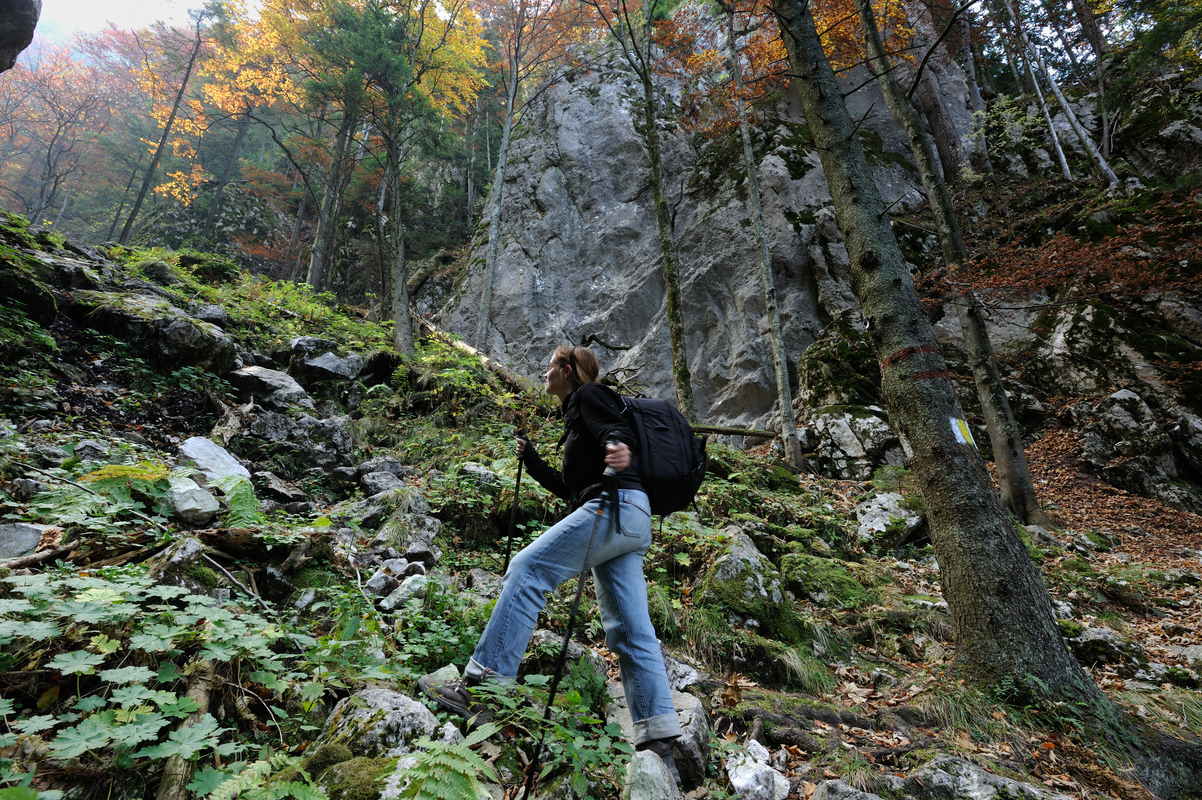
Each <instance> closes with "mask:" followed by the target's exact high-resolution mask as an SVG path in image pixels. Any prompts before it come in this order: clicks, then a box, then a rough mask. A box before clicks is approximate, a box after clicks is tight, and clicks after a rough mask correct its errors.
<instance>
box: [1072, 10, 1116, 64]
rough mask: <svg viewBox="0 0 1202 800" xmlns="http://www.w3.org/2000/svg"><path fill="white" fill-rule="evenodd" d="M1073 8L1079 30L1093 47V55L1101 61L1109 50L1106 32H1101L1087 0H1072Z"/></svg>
mask: <svg viewBox="0 0 1202 800" xmlns="http://www.w3.org/2000/svg"><path fill="white" fill-rule="evenodd" d="M1073 10H1074V11H1075V12H1077V20H1078V21H1079V22H1080V23H1081V32H1082V33H1084V34H1085V39H1086V40H1087V41H1088V42H1089V46H1090V47H1092V48H1093V52H1094V55H1095V56H1096V57H1097V59H1098V61H1099V62H1101V60H1102V59H1103V58H1105V56H1106V54H1107V53H1108V52H1109V51H1110V43H1109V42H1107V41H1106V34H1104V33H1102V28H1101V26H1100V25H1098V18H1097V17H1095V16H1094V14H1093V9H1092V8H1090V7H1089V0H1073Z"/></svg>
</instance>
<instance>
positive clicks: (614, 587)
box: [418, 345, 681, 782]
mask: <svg viewBox="0 0 1202 800" xmlns="http://www.w3.org/2000/svg"><path fill="white" fill-rule="evenodd" d="M599 370H600V366H599V364H598V363H597V357H596V355H594V354H593V352H592V351H591V350H589V349H588V348H587V347H571V346H569V345H561V346H560V347H558V348H557V349H556V350H555V352H554V353H553V354H552V355H551V364H550V366H549V367H548V368H547V372H546V375H545V378H546V391H547V394H550V395H554V396H556V397H558V398H559V399H560V400H561V401H562V402H563V417H564V438H563V439H562V440H561V441H562V442H563V445H564V447H563V471H562V472H559V471H557V470H555V469H552V468H551V467H550V466H548V465H547V463H546V462H545V461H543V460H542V458H540V457H539V455H538V453H537V452H536V451H535V448H534V445H533V444H532V443H530V442H529V441H528V440H526V439H525V438H524V437H523V436H522V435H521V434H520V433H519V435H518V436H517V445H516V451H517V455H518V457H519V458H520V459H522V461H523V463H524V464H525V466H526V468H527V469H528V470H529V472H530V475H531V476H532V477H533V478H534V479H535V480H537V481H538V482H539V483H540V484H542V485H543V487H545V488H546V489H547V490H548V491H550V492H552V493H554V494H555V495H557V496H559V497H561V498H564V499H565V500H567V501H569V502H570V503H571V504H572V507H573V511H572V513H571V514H569V515H568V516H567V517H566V518H564V519H563V520H562V521H560V522H559V523H558V524H556V525H554V526H553V527H551V528H549V529H548V530H546V531H544V532H543V534H542V535H541V536H539V537H538V539H536V540H535V541H534V542H533V543H531V544H530V545H528V546H527V547H525V548H524V549H523V550H522V551H521V552H520V553H518V554H517V555H516V556H514V558H513V562H512V563H511V564H510V565H509V569H508V570H506V572H505V575H504V577H503V578H502V581H501V594H500V596H499V597H498V598H497V602H496V606H495V607H494V608H493V612H492V616H491V617H490V618H489V620H488V625H487V627H485V629H484V634H483V635H482V636H481V637H480V641H479V643H478V644H477V645H476V649H475V651H474V652H473V653H472V658H471V660H470V661H469V662H468V665H467V669H466V670H465V671H464V679H463V680H461V681H455V682H451V683H444V684H438V683H437V682H436V681H435V680H434V679H432V678H431V676H429V675H427V676H424V677H423V678H421V679H419V680H418V686H419V687H420V688H421V689H422V690H423V691H425V692H426V694H427V695H428V696H429V697H431V698H432V699H433V700H435V701H436V702H437V703H438V705H439V706H440V707H442V708H443V709H445V710H447V711H451V712H454V713H458V714H461V715H462V716H463V717H464V718H465V719H472V720H474V721H475V722H477V723H479V722H483V721H484V720H485V719H486V718H491V714H490V713H489V712H488V710H487V709H485V708H484V707H483V706H482V704H481V703H480V702H479V701H478V700H477V698H476V697H475V695H474V694H473V693H472V687H473V686H476V685H478V684H479V683H480V682H481V681H485V680H496V681H501V682H512V681H513V680H514V679H515V678H516V677H517V672H518V664H519V663H520V662H521V659H522V655H523V653H525V651H526V646H527V645H528V644H529V642H530V637H531V635H532V634H533V633H534V626H535V623H536V622H537V621H538V615H539V612H540V611H542V608H543V606H544V605H545V604H546V600H545V596H546V593H547V592H549V591H552V590H553V589H555V588H556V587H558V586H559V585H560V584H562V583H564V582H565V581H567V580H568V579H569V578H574V577H577V576H578V575H580V573H581V571H582V569H583V567H584V564H583V560H584V557H585V551H586V550H588V549H589V537H590V535H591V534H592V531H593V529H594V523H595V522H597V520H596V517H597V513H598V509H599V508H600V507H601V504H602V502H603V500H602V496H601V495H602V493H603V492H605V491H608V489H609V483H610V479H609V478H606V477H604V472H605V469H606V467H612V468H613V469H614V470H615V471H617V475H616V477H615V478H614V479H613V482H614V483H615V484H616V486H617V490H618V497H619V501H620V502H619V509H618V520H619V525H620V530H614V525H613V522H612V508H613V504H612V502H608V501H607V502H606V503H605V509H606V514H605V518H604V519H602V520H601V521H600V523H599V524H598V525H596V527H597V533H596V537H595V539H594V541H593V543H592V550H591V555H590V557H589V561H590V564H591V566H592V570H593V584H594V586H595V588H596V592H597V605H598V607H599V608H600V611H601V622H602V625H603V626H604V628H605V641H606V644H607V645H608V646H609V649H610V650H611V651H613V652H614V653H617V655H618V666H619V669H620V671H621V675H622V686H623V688H624V689H625V691H626V702H627V706H628V707H629V708H630V713H631V717H632V718H633V720H634V739H635V747H636V749H639V750H650V751H652V752H654V753H655V754H656V755H658V756H659V757H660V758H662V759H663V761H664V763H665V764H666V765H667V767H668V770H669V772H671V773H672V776H673V777H674V778H675V779H676V780H677V782H679V780H680V777H679V774H678V773H677V770H676V765H675V763H674V762H673V759H672V749H671V740H673V739H675V738H677V737H679V736H680V735H681V730H680V723H679V721H678V720H677V717H676V710H675V709H674V708H673V705H672V691H671V687H670V686H669V685H668V676H667V672H666V670H665V668H664V658H663V653H662V651H661V650H660V645H659V640H658V639H657V638H656V636H655V629H654V628H653V627H652V625H651V617H650V615H649V614H648V611H647V582H646V579H645V578H644V577H643V556H644V555H645V554H646V552H647V548H649V547H650V546H651V510H650V508H651V507H650V503H649V501H648V500H647V494H646V493H645V492H644V490H643V486H642V484H641V483H640V481H639V476H638V473H637V470H634V469H629V470H628V469H627V467H629V466H630V464H631V461H632V460H633V457H634V456H635V455H636V453H634V452H632V450H631V448H632V447H637V440H636V439H635V437H634V434H633V432H632V431H631V430H630V428H629V426H628V425H627V424H626V422H625V421H624V420H623V418H622V416H621V414H620V407H619V406H618V405H617V404H616V403H615V401H614V398H613V395H612V394H611V393H610V392H608V391H607V390H606V389H605V388H603V387H602V386H601V385H600V384H599V383H597V376H598V373H599ZM607 442H608V444H606V443H607ZM515 501H516V498H515Z"/></svg>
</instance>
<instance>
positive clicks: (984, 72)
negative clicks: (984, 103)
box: [973, 42, 998, 99]
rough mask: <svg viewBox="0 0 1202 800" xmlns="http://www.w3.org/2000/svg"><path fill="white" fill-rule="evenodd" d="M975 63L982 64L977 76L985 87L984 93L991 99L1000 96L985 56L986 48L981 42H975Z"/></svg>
mask: <svg viewBox="0 0 1202 800" xmlns="http://www.w3.org/2000/svg"><path fill="white" fill-rule="evenodd" d="M973 54H974V55H975V58H974V59H973V64H974V65H976V64H981V65H982V66H981V68H980V69H978V70H977V77H978V78H980V84H981V86H982V87H983V88H984V89H985V91H984V95H985V96H986V97H988V98H990V99H993V98H994V97H997V96H998V90H997V86H996V85H995V84H994V82H993V77H992V76H991V75H990V74H989V61H988V60H987V59H986V58H985V49H984V48H983V47H981V43H980V42H975V43H974V44H973Z"/></svg>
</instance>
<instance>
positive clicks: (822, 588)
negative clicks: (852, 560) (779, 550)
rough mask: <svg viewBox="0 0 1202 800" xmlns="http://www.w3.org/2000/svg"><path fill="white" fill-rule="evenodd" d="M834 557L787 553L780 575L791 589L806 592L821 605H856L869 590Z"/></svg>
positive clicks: (863, 600) (834, 606)
mask: <svg viewBox="0 0 1202 800" xmlns="http://www.w3.org/2000/svg"><path fill="white" fill-rule="evenodd" d="M842 563H843V562H840V561H838V560H836V559H833V558H820V557H819V556H810V555H806V554H804V553H788V554H786V555H785V556H784V557H783V558H781V561H780V570H781V576H782V579H783V581H784V585H785V587H786V588H787V589H789V591H792V592H796V593H797V594H800V595H805V596H807V597H809V598H810V599H811V600H813V601H814V602H815V603H817V604H818V605H820V606H829V607H833V608H856V607H857V606H860V605H861V604H863V603H864V602H865V601H866V600H867V599H868V591H867V590H866V589H865V588H864V586H863V585H862V584H861V583H860V582H859V581H858V580H856V579H855V577H853V576H852V575H851V573H849V572H848V570H847V568H846V567H844V566H842Z"/></svg>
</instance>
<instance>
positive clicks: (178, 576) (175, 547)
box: [146, 537, 220, 595]
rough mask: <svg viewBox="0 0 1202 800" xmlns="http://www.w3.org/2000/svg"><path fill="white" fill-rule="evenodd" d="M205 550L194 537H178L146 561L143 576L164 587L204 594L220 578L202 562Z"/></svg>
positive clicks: (210, 589)
mask: <svg viewBox="0 0 1202 800" xmlns="http://www.w3.org/2000/svg"><path fill="white" fill-rule="evenodd" d="M204 550H205V546H204V545H203V544H201V543H200V542H199V541H198V540H196V539H193V538H191V537H187V538H184V539H179V540H177V541H175V542H173V543H172V544H169V545H168V546H167V547H165V548H163V549H162V550H161V551H159V552H158V553H156V554H155V555H153V556H151V557H150V559H149V560H147V562H146V576H147V577H148V578H150V579H151V580H152V581H154V582H155V583H161V584H163V585H164V586H180V587H183V588H184V589H187V590H188V593H189V594H200V595H207V594H209V593H210V592H212V591H213V590H214V589H216V588H217V584H218V583H219V582H220V578H219V577H218V575H217V573H216V572H215V571H214V570H213V569H212V568H211V567H209V566H207V565H206V564H205V563H204Z"/></svg>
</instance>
